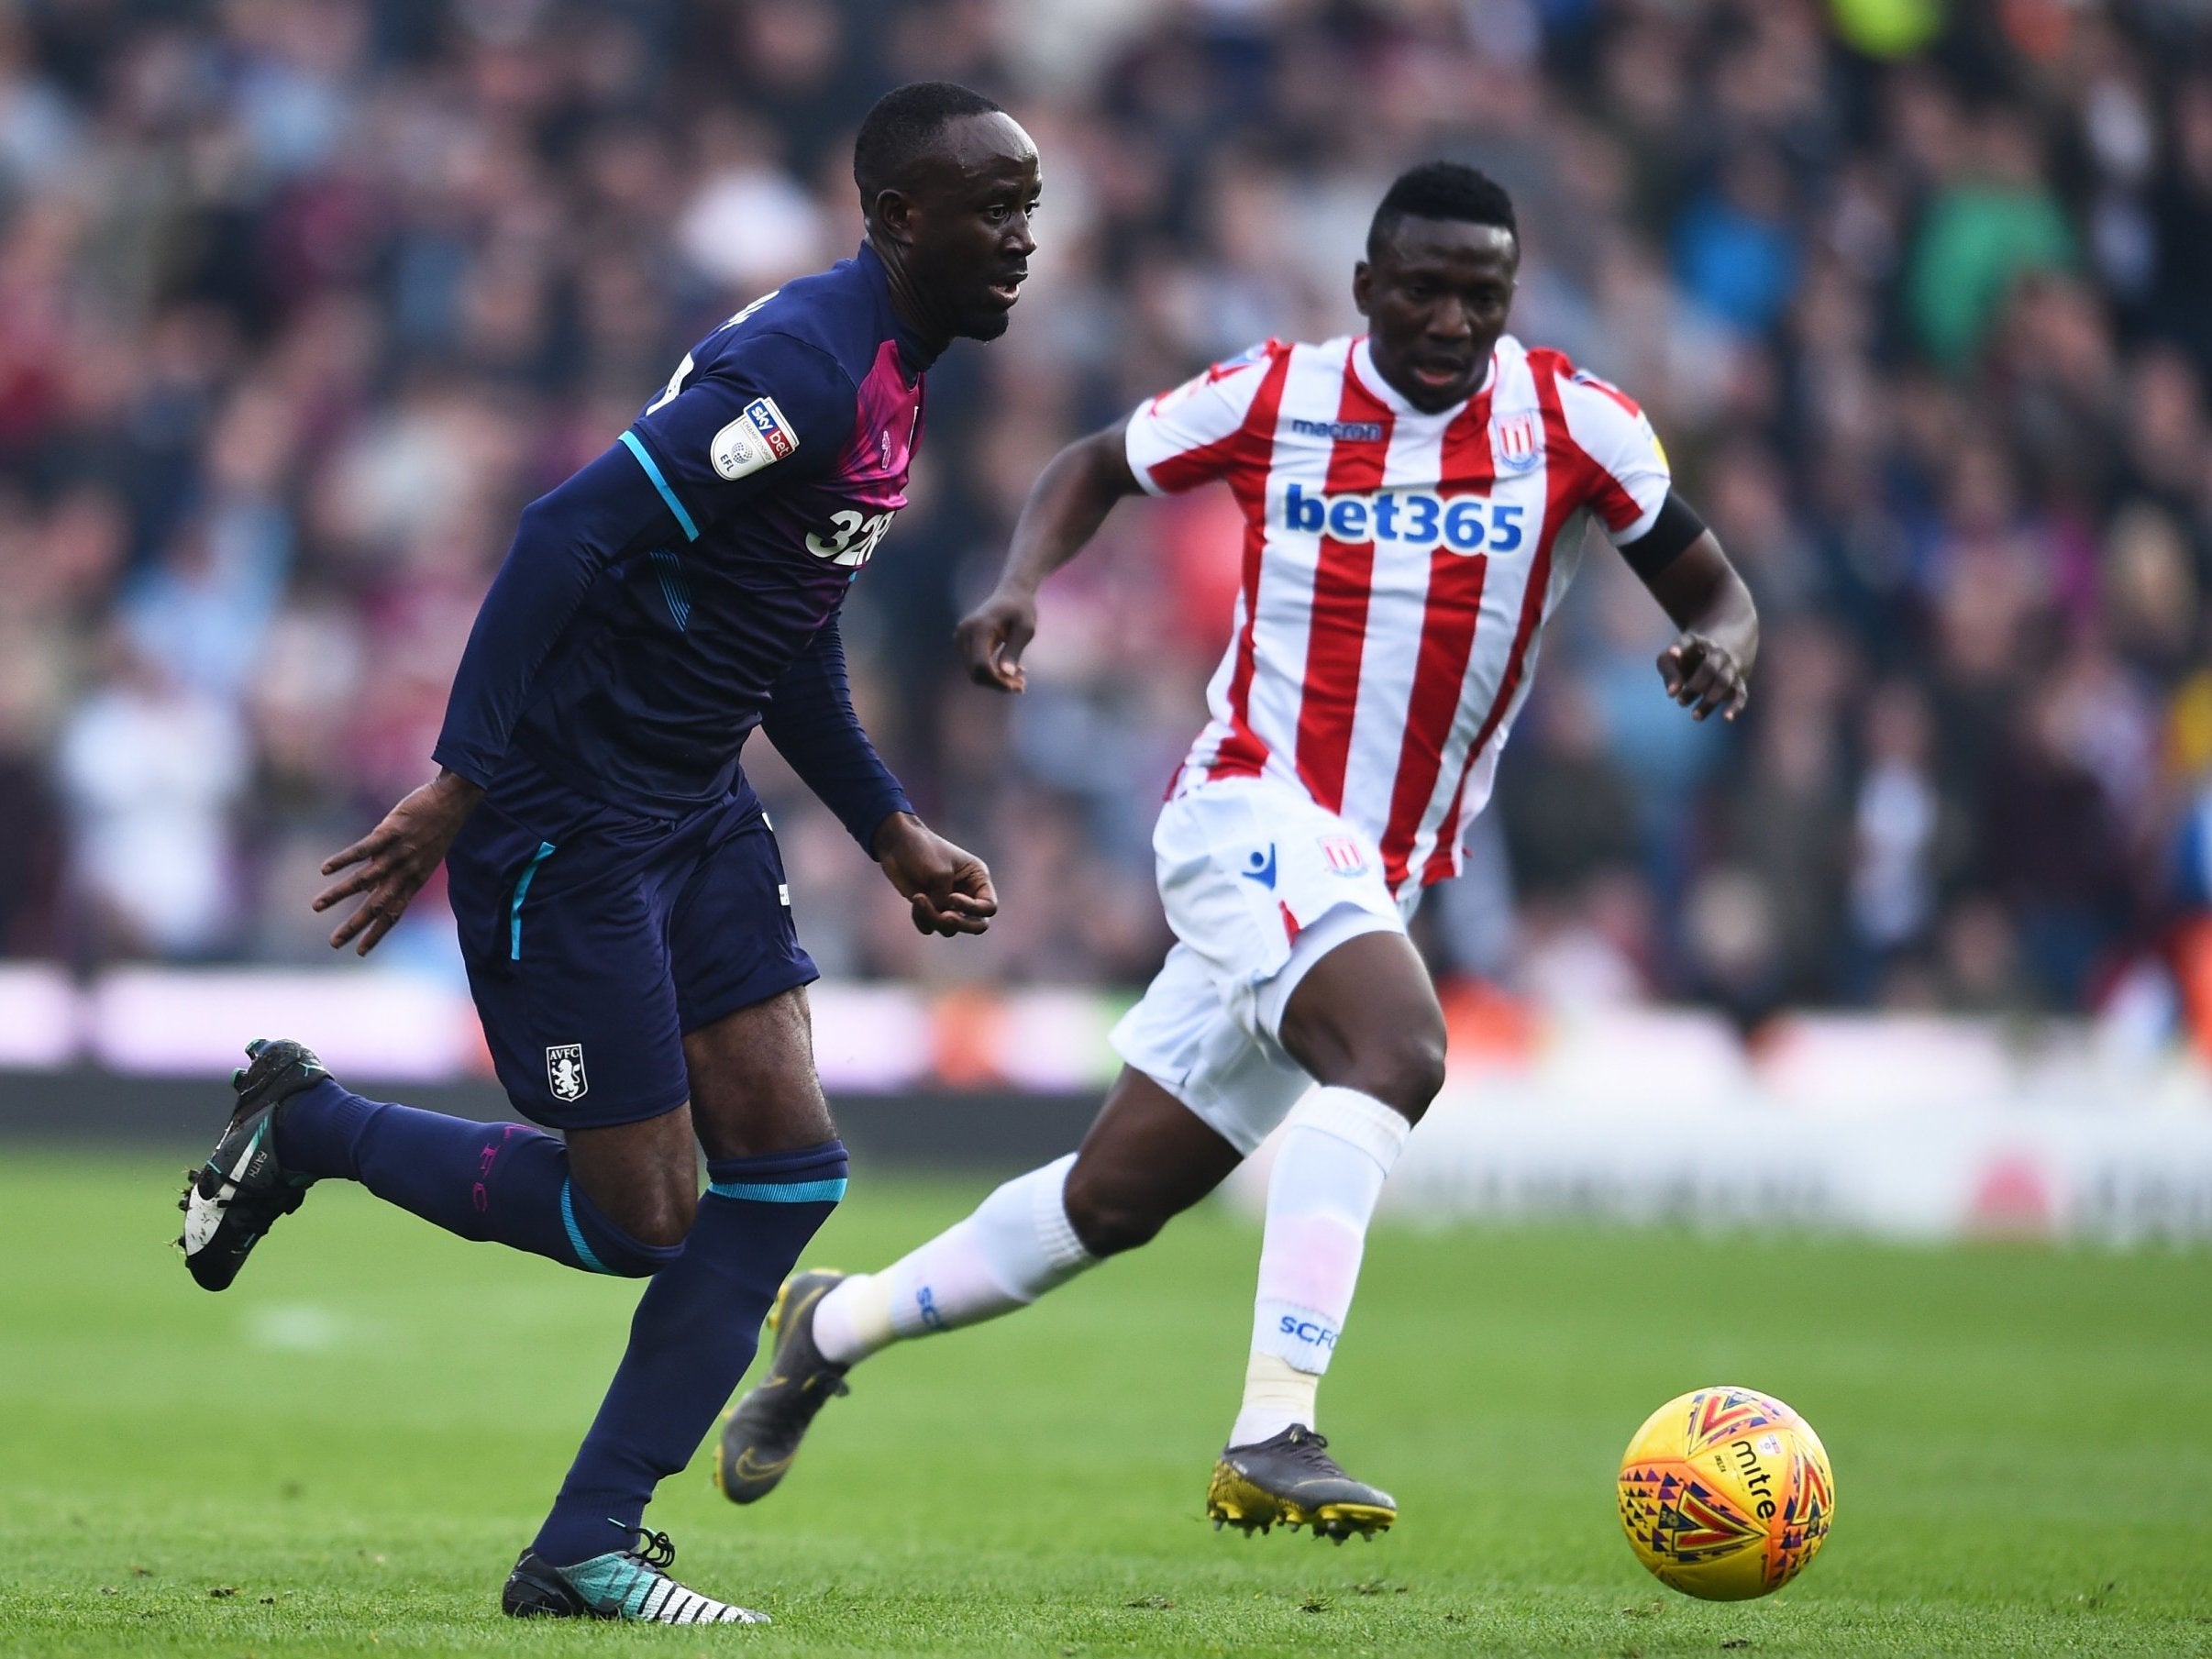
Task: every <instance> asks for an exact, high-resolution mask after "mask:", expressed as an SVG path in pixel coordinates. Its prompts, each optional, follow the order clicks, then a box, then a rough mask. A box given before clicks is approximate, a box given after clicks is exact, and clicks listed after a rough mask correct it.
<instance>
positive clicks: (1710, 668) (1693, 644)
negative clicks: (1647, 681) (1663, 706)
mask: <svg viewBox="0 0 2212 1659" xmlns="http://www.w3.org/2000/svg"><path fill="white" fill-rule="evenodd" d="M1659 678H1660V679H1661V680H1665V682H1666V694H1667V695H1668V696H1669V697H1672V698H1673V699H1674V700H1675V701H1676V702H1678V703H1680V704H1681V705H1682V706H1683V707H1684V708H1686V709H1687V710H1689V711H1690V718H1691V719H1693V720H1703V719H1704V718H1705V717H1706V716H1707V715H1708V714H1710V713H1713V712H1714V711H1715V710H1719V711H1720V718H1721V719H1723V720H1733V719H1734V718H1735V717H1736V716H1737V715H1738V714H1740V713H1742V712H1743V705H1744V704H1745V703H1746V702H1749V701H1750V700H1751V679H1750V676H1749V673H1748V671H1747V669H1746V668H1745V666H1744V665H1743V664H1742V663H1741V662H1739V661H1738V660H1737V659H1736V656H1735V653H1734V652H1732V651H1731V650H1730V649H1729V648H1728V647H1726V646H1724V645H1721V644H1720V643H1718V642H1717V641H1715V640H1711V639H1708V638H1706V637H1705V636H1703V635H1699V634H1685V635H1684V636H1682V637H1681V638H1680V639H1677V640H1676V642H1675V643H1674V644H1673V645H1671V646H1669V647H1666V649H1665V650H1664V651H1662V652H1660V653H1659Z"/></svg>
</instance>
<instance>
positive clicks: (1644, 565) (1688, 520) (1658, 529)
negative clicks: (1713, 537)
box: [1620, 490, 1705, 581]
mask: <svg viewBox="0 0 2212 1659" xmlns="http://www.w3.org/2000/svg"><path fill="white" fill-rule="evenodd" d="M1704 534H1705V521H1704V520H1703V519H1702V518H1699V517H1698V514H1697V513H1696V512H1695V511H1694V510H1693V509H1692V508H1691V506H1690V504H1689V503H1687V502H1686V501H1684V500H1683V499H1682V497H1681V496H1679V495H1677V494H1676V493H1675V492H1674V491H1672V490H1669V491H1668V492H1666V500H1665V501H1664V502H1662V503H1660V505H1659V516H1658V517H1657V518H1655V519H1653V521H1652V527H1651V528H1650V529H1648V530H1646V531H1645V532H1644V533H1643V534H1642V536H1638V537H1636V539H1635V540H1634V541H1631V542H1624V543H1622V544H1621V547H1620V557H1621V558H1623V559H1627V560H1628V562H1629V569H1630V570H1633V571H1635V572H1636V574H1637V575H1638V576H1641V577H1642V579H1643V580H1644V581H1651V579H1652V578H1653V577H1654V576H1656V575H1658V574H1659V572H1660V571H1662V570H1665V569H1666V568H1667V566H1669V565H1671V564H1673V563H1674V562H1675V560H1676V559H1677V558H1678V557H1679V556H1680V555H1681V552H1682V550H1683V548H1685V547H1688V546H1689V545H1690V543H1692V542H1694V541H1696V540H1697V539H1698V537H1699V536H1703V535H1704Z"/></svg>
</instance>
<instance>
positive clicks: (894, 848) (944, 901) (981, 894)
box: [875, 688, 1018, 939]
mask: <svg viewBox="0 0 2212 1659" xmlns="http://www.w3.org/2000/svg"><path fill="white" fill-rule="evenodd" d="M1017 689H1018V688H1017ZM875 852H876V860H877V862H878V863H879V864H881V865H882V866H883V873H884V874H885V875H886V876H889V877H890V884H891V885H892V886H893V887H895V888H897V889H898V890H900V891H901V893H903V894H904V895H905V896H906V901H907V902H908V903H909V904H911V905H912V907H913V916H914V927H915V930H916V931H917V932H920V933H925V934H939V935H943V936H944V937H946V938H947V939H949V938H951V937H952V936H953V935H955V934H979V933H983V932H985V931H987V930H988V929H989V928H990V918H991V917H993V916H995V915H997V914H998V913H999V896H998V894H997V893H995V892H993V891H992V890H991V886H990V870H989V869H987V868H985V867H984V864H983V860H982V859H980V858H979V857H976V856H975V854H973V853H971V852H968V851H966V850H964V849H963V848H960V847H957V846H954V845H953V844H952V843H951V842H949V841H947V840H946V838H945V837H944V836H942V835H938V834H937V833H936V832H935V830H933V829H931V828H930V827H929V826H928V825H927V824H924V823H923V822H922V820H921V819H919V818H917V817H915V816H914V815H913V814H912V813H892V814H891V815H890V817H888V818H886V819H885V820H884V821H883V827H882V828H880V829H879V830H878V831H877V832H876V847H875Z"/></svg>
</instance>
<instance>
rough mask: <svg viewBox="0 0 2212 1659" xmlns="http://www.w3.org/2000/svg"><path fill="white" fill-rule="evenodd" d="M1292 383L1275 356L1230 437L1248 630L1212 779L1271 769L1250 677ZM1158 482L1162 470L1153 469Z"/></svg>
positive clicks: (1286, 366) (1239, 640) (1286, 357)
mask: <svg viewBox="0 0 2212 1659" xmlns="http://www.w3.org/2000/svg"><path fill="white" fill-rule="evenodd" d="M1289 378H1290V353H1289V352H1288V351H1287V350H1286V351H1280V352H1277V354H1276V356H1275V359H1274V361H1273V362H1271V363H1270V364H1268V366H1267V378H1266V380H1264V381H1262V382H1260V387H1259V390H1258V391H1257V392H1255V393H1253V394H1252V407H1251V408H1249V409H1248V410H1246V411H1245V412H1244V425H1243V426H1240V427H1238V428H1237V430H1236V432H1235V433H1234V434H1233V435H1232V436H1233V437H1240V438H1244V440H1245V441H1244V447H1243V448H1242V449H1240V450H1238V451H1236V456H1235V459H1234V460H1233V463H1232V465H1231V466H1230V468H1229V489H1230V492H1231V493H1233V495H1234V496H1235V497H1236V503H1237V505H1238V506H1239V507H1241V508H1243V509H1244V626H1243V627H1241V628H1239V629H1238V630H1237V636H1236V666H1235V667H1234V668H1233V669H1231V670H1230V674H1229V735H1228V736H1227V737H1225V738H1223V739H1222V746H1221V747H1220V748H1219V749H1218V750H1217V751H1215V754H1214V757H1213V759H1212V762H1211V764H1210V765H1209V766H1208V767H1207V769H1206V776H1207V777H1209V778H1256V777H1258V776H1259V774H1260V773H1261V771H1262V770H1263V769H1266V764H1267V746H1266V744H1265V743H1264V742H1262V741H1261V740H1260V735H1259V734H1258V733H1257V732H1255V731H1254V730H1253V729H1252V708H1251V703H1252V674H1253V667H1254V663H1255V657H1254V654H1253V647H1252V633H1253V629H1254V628H1255V626H1256V625H1258V622H1259V580H1260V556H1261V555H1262V554H1263V553H1264V552H1265V551H1266V547H1267V472H1268V470H1269V469H1270V468H1271V467H1272V466H1273V465H1274V464H1275V423H1276V415H1277V411H1278V410H1279V409H1280V408H1281V407H1282V402H1283V382H1285V381H1287V380H1288V379H1289ZM1152 475H1153V477H1154V478H1155V479H1157V478H1158V477H1159V470H1158V469H1157V468H1155V469H1154V470H1153V474H1152Z"/></svg>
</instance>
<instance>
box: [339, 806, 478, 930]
mask: <svg viewBox="0 0 2212 1659" xmlns="http://www.w3.org/2000/svg"><path fill="white" fill-rule="evenodd" d="M483 793H484V792H483V791H481V789H479V788H477V787H476V785H475V784H473V783H470V781H469V780H467V779H466V778H463V777H462V776H460V775H459V773H458V772H440V773H439V774H438V775H437V778H436V779H435V780H432V781H431V782H428V783H426V784H424V785H423V787H422V788H420V789H418V790H415V791H411V792H410V793H409V794H408V795H407V796H406V797H405V798H404V800H402V801H401V802H400V803H399V804H398V805H397V806H395V807H393V809H392V810H391V811H390V812H389V813H385V814H384V821H383V822H382V824H378V825H377V826H376V827H375V828H374V829H372V830H371V831H370V832H369V833H368V834H367V835H363V836H362V837H361V838H360V839H359V841H356V842H355V843H354V844H353V845H352V846H349V847H348V848H346V849H345V851H343V852H341V853H336V854H333V855H332V856H331V857H328V858H326V859H325V860H324V861H323V874H325V875H326V876H335V875H337V873H338V871H340V870H342V869H348V868H350V869H352V870H353V873H352V874H351V875H350V876H348V877H346V878H345V879H343V880H339V881H334V882H332V883H331V884H330V885H329V886H328V887H326V888H325V889H324V890H322V892H321V893H319V894H318V895H316V898H315V909H316V910H317V911H326V910H328V909H329V908H330V907H331V906H332V905H334V904H337V903H339V902H341V901H344V900H347V899H350V898H352V897H353V896H354V895H355V894H356V893H365V894H367V895H368V896H367V897H366V898H365V899H363V900H362V901H361V904H360V907H359V909H357V910H356V911H355V912H353V914H352V915H350V916H348V917H347V918H346V920H345V921H343V922H341V923H339V924H338V925H337V927H336V928H335V929H333V930H332V932H331V935H330V948H331V949H333V950H342V949H344V948H345V946H347V945H348V944H349V943H351V941H352V940H353V939H354V938H355V937H356V936H357V935H358V936H359V939H360V944H359V946H356V947H355V954H356V955H358V956H363V957H365V956H367V955H368V954H369V953H370V952H371V951H372V950H374V949H375V948H376V946H377V941H379V940H380V939H382V937H383V936H384V935H386V934H388V933H390V932H391V931H392V929H393V924H395V923H396V922H398V921H399V919H400V918H401V917H402V916H404V915H405V914H406V913H407V905H408V902H409V901H411V900H413V899H414V897H415V894H416V893H417V892H419V891H421V890H422V885H423V883H424V882H426V881H427V880H429V879H430V872H431V871H432V870H435V869H436V868H437V867H438V866H439V864H441V863H443V862H444V860H445V857H446V849H447V848H448V846H452V845H453V837H454V836H455V835H459V833H460V826H461V825H462V824H464V823H465V822H467V820H468V817H469V813H470V811H471V810H473V809H474V807H475V805H476V803H477V802H479V801H481V800H482V799H483Z"/></svg>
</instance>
